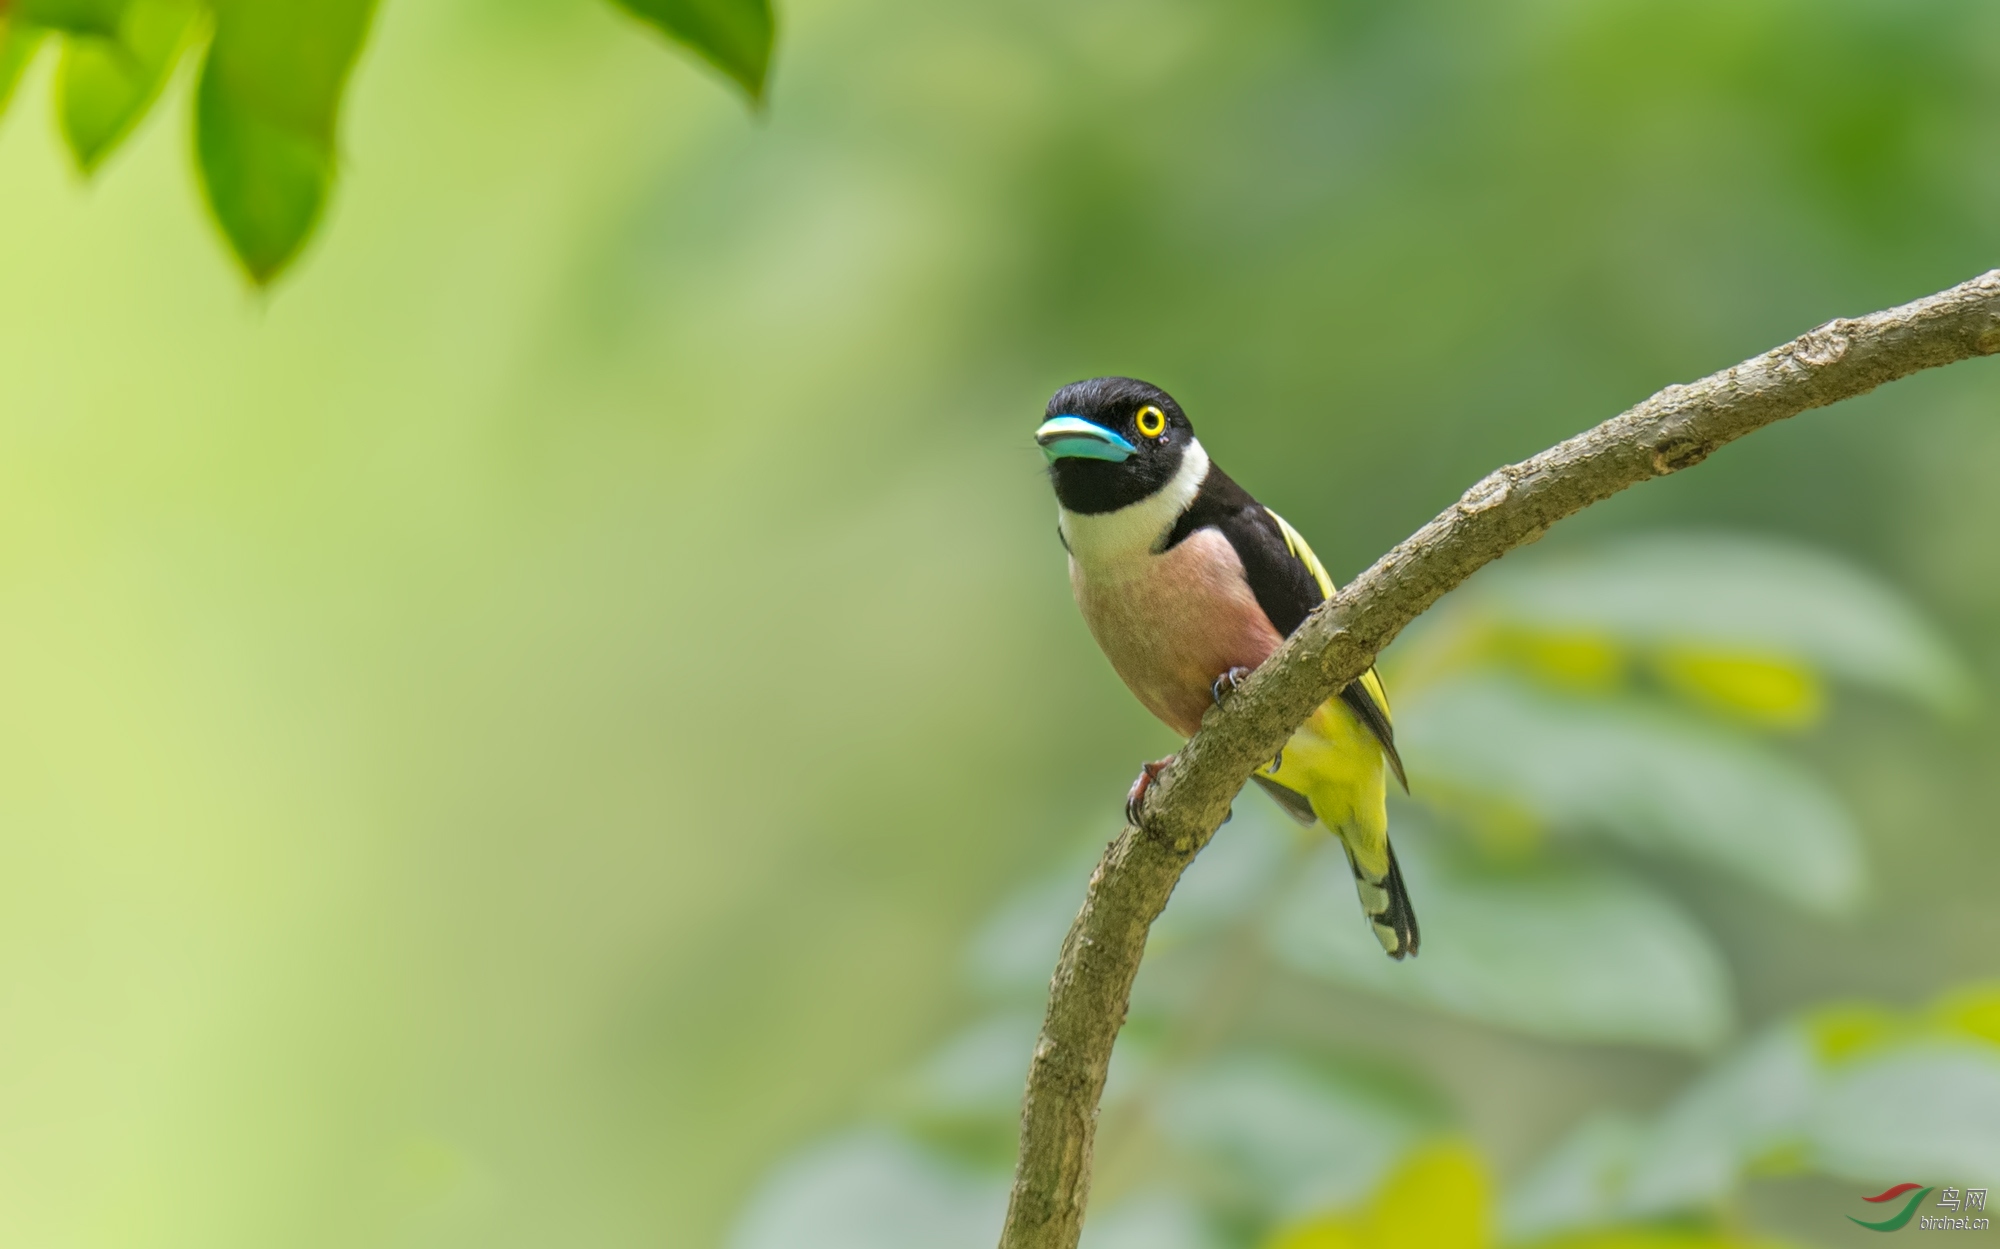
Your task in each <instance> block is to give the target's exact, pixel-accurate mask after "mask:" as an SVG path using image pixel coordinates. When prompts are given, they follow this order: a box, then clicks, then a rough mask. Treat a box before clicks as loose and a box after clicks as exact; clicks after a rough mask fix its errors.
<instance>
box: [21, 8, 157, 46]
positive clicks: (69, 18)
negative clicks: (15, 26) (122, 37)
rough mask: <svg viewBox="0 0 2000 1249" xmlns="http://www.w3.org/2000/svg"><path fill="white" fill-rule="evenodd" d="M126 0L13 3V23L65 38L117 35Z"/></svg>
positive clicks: (114, 36) (113, 36)
mask: <svg viewBox="0 0 2000 1249" xmlns="http://www.w3.org/2000/svg"><path fill="white" fill-rule="evenodd" d="M128 3H129V0H15V3H14V20H15V21H18V22H21V23H24V24H26V25H32V26H43V27H46V28H48V29H49V30H59V31H62V32H63V33H64V34H66V35H101V36H103V37H105V38H107V39H109V38H116V37H117V35H118V22H119V19H120V18H122V17H123V16H124V15H125V6H126V5H127V4H128Z"/></svg>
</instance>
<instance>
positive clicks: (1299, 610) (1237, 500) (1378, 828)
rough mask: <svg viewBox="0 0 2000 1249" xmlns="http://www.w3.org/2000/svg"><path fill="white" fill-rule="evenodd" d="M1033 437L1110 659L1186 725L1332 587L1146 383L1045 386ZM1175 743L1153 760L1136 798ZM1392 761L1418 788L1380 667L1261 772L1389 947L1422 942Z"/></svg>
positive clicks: (1160, 713) (1164, 714) (1283, 526)
mask: <svg viewBox="0 0 2000 1249" xmlns="http://www.w3.org/2000/svg"><path fill="white" fill-rule="evenodd" d="M1035 442H1036V444H1037V445H1038V446H1039V447H1040V448H1041V451H1042V454H1043V456H1044V457H1046V459H1047V461H1048V472H1049V480H1050V483H1051V484H1052V485H1053V486H1054V487H1055V496H1056V504H1057V508H1056V534H1057V536H1058V537H1059V538H1061V539H1062V545H1063V548H1064V549H1065V550H1066V551H1067V552H1068V553H1069V580H1070V589H1071V591H1072V593H1073V594H1074V595H1075V597H1076V603H1077V607H1078V608H1079V609H1081V611H1082V613H1083V618H1084V622H1085V623H1086V624H1087V625H1088V626H1089V628H1090V632H1091V635H1092V636H1093V637H1094V638H1096V640H1097V644H1098V646H1099V647H1100V648H1101V649H1102V650H1103V651H1104V654H1105V657H1106V658H1107V659H1109V660H1110V661H1111V667H1112V668H1113V670H1115V671H1116V672H1117V673H1118V676H1119V677H1120V678H1121V679H1122V680H1123V681H1124V682H1125V685H1126V687H1127V688H1129V689H1130V690H1131V691H1132V693H1133V694H1134V695H1135V696H1136V697H1137V698H1138V700H1139V701H1140V703H1142V704H1143V705H1144V706H1145V708H1146V710H1148V711H1150V712H1152V713H1153V714H1154V715H1155V716H1157V717H1158V718H1159V719H1160V720H1161V721H1163V722H1164V723H1165V724H1166V725H1167V727H1168V728H1171V729H1172V730H1173V731H1174V732H1176V733H1178V734H1180V735H1181V736H1182V737H1184V738H1186V737H1192V736H1194V733H1195V730H1196V729H1198V728H1200V727H1201V718H1202V714H1203V713H1204V712H1205V711H1207V710H1208V708H1209V707H1210V706H1211V705H1215V704H1219V703H1221V702H1223V701H1224V700H1225V699H1226V698H1227V697H1228V696H1229V695H1230V694H1231V693H1233V692H1234V691H1235V689H1236V688H1237V686H1238V685H1239V684H1240V683H1241V682H1242V680H1243V679H1244V678H1245V677H1246V676H1248V675H1249V673H1250V672H1251V671H1253V670H1254V669H1255V668H1256V667H1257V665H1259V664H1261V663H1263V662H1264V660H1265V659H1267V658H1268V657H1269V656H1270V655H1271V652H1273V651H1275V650H1276V649H1277V648H1278V646H1279V644H1280V643H1281V642H1283V641H1284V639H1285V638H1286V637H1288V636H1290V634H1291V633H1292V631H1293V630H1294V629H1297V628H1298V627H1299V625H1300V623H1302V622H1303V621H1304V620H1305V618H1306V615H1307V613H1309V612H1311V611H1312V609H1313V608H1314V607H1317V606H1318V605H1319V604H1320V603H1322V602H1324V601H1325V600H1327V599H1329V598H1331V597H1333V593H1334V588H1335V587H1334V584H1333V579H1332V578H1331V577H1329V576H1328V575H1327V572H1326V568H1325V567H1324V566H1323V565H1322V564H1321V563H1320V561H1319V557H1318V556H1316V555H1314V554H1313V551H1312V548H1311V547H1310V546H1307V545H1306V540H1305V539H1304V538H1303V537H1301V536H1300V535H1299V532H1298V530H1296V529H1294V528H1292V526H1291V525H1289V524H1287V523H1286V522H1285V520H1284V518H1283V517H1281V516H1279V515H1278V514H1277V513H1276V512H1274V511H1272V510H1271V509H1270V508H1268V507H1265V506H1264V505H1263V504H1261V503H1259V502H1258V501H1257V500H1256V499H1255V498H1253V497H1251V495H1250V492H1249V491H1247V490H1245V489H1244V488H1243V487H1242V486H1239V485H1237V484H1236V482H1235V481H1234V480H1233V479H1232V478H1231V477H1230V476H1229V474H1227V473H1225V472H1223V471H1222V468H1221V466H1220V465H1218V464H1216V463H1215V462H1214V461H1213V460H1211V459H1210V458H1209V455H1208V452H1207V450H1205V449H1204V448H1203V447H1202V445H1201V440H1200V439H1198V438H1196V437H1195V433H1194V426H1193V425H1192V424H1191V423H1190V422H1189V420H1188V417H1187V414H1186V413H1185V412H1184V411H1183V410H1182V409H1181V405H1180V404H1179V403H1177V402H1175V401H1174V398H1173V396H1171V395H1169V394H1168V393H1167V392H1166V391H1164V390H1161V389H1160V388H1159V387H1157V386H1154V385H1152V384H1151V383H1149V382H1143V381H1140V380H1138V379H1137V378H1130V377H1097V378H1091V379H1090V380H1088V381H1080V382H1072V383H1070V384H1069V385H1067V386H1064V387H1063V388H1062V389H1060V390H1058V391H1056V393H1055V396H1054V397H1053V398H1051V399H1050V400H1049V404H1048V409H1047V411H1046V412H1045V413H1044V416H1043V420H1042V423H1041V425H1040V426H1039V427H1038V428H1037V429H1036V430H1035ZM1172 759H1173V756H1171V755H1170V756H1168V757H1167V758H1165V759H1161V760H1158V761H1156V762H1152V763H1148V764H1146V765H1145V766H1144V767H1143V768H1142V769H1141V770H1140V773H1139V777H1138V779H1137V780H1136V781H1134V782H1133V785H1132V790H1131V793H1130V795H1129V796H1128V797H1127V799H1126V814H1127V817H1128V818H1129V819H1131V820H1132V821H1133V822H1134V823H1135V824H1136V823H1137V822H1138V819H1139V814H1140V807H1141V803H1142V802H1143V800H1144V798H1145V794H1146V789H1147V787H1148V786H1149V785H1151V784H1152V782H1153V780H1154V778H1155V777H1157V776H1158V775H1159V773H1160V771H1161V770H1162V769H1163V768H1165V767H1166V765H1167V764H1168V763H1170V762H1172ZM1385 772H1388V773H1393V774H1394V775H1395V777H1396V780H1397V781H1398V782H1399V783H1400V784H1401V785H1402V786H1403V788H1404V790H1405V791H1407V790H1408V789H1409V781H1408V779H1407V777H1406V776H1405V774H1404V771H1403V762H1402V759H1401V758H1400V757H1399V756H1398V755H1397V753H1396V739H1395V729H1394V726H1393V723H1392V722H1391V720H1390V716H1389V700H1388V695H1387V694H1386V692H1385V691H1384V690H1383V688H1382V681H1381V678H1380V677H1379V676H1377V675H1376V673H1375V671H1374V669H1373V668H1370V669H1369V670H1368V671H1367V672H1366V673H1364V674H1363V675H1362V676H1361V677H1359V678H1358V679H1357V680H1355V681H1353V682H1352V683H1350V684H1349V685H1348V686H1347V687H1346V688H1345V689H1343V690H1341V692H1340V693H1339V694H1338V695H1337V696H1335V697H1333V698H1330V699H1328V700H1327V701H1326V702H1325V703H1324V704H1323V705H1321V706H1320V707H1319V708H1318V709H1317V710H1315V711H1314V712H1313V714H1312V716H1311V717H1310V718H1308V719H1307V720H1306V722H1305V723H1304V724H1303V725H1301V726H1300V727H1299V729H1298V730H1297V732H1295V733H1294V734H1293V735H1292V737H1291V739H1290V740H1289V741H1287V742H1286V744H1285V746H1284V748H1283V749H1282V750H1281V751H1280V752H1279V753H1278V755H1277V757H1276V758H1274V759H1272V760H1271V762H1270V763H1268V764H1265V765H1264V766H1262V767H1260V768H1259V769H1258V770H1257V771H1256V772H1255V773H1253V774H1252V777H1251V779H1252V780H1254V781H1256V782H1257V783H1258V785H1259V786H1261V787H1262V788H1263V789H1264V790H1265V791H1266V792H1267V793H1269V794H1270V795H1271V796H1272V797H1273V798H1275V799H1276V800H1277V802H1278V805H1279V806H1280V807H1282V808H1283V809H1284V810H1285V812H1286V813H1287V814H1288V815H1290V816H1291V817H1292V818H1293V819H1295V820H1297V821H1298V822H1299V823H1301V824H1305V825H1312V824H1314V823H1319V824H1323V825H1325V827H1326V828H1327V829H1328V830H1329V831H1331V832H1332V833H1333V834H1334V835H1335V836H1337V837H1338V838H1339V839H1340V844H1341V847H1342V849H1344V850H1345V851H1346V853H1347V862H1348V866H1349V867H1350V868H1352V870H1353V874H1354V883H1355V889H1356V891H1357V892H1358V893H1359V895H1360V898H1361V910H1362V912H1363V914H1365V915H1366V916H1367V919H1368V923H1369V926H1370V927H1371V928H1372V929H1373V931H1374V933H1375V937H1376V939H1377V940H1378V941H1379V942H1381V945H1382V948H1383V949H1384V950H1385V951H1387V952H1388V954H1389V956H1390V957H1391V958H1395V959H1402V958H1406V957H1408V956H1410V955H1412V954H1415V953H1416V952H1417V945H1418V941H1419V934H1418V931H1417V917H1416V912H1415V911H1413V910H1412V909H1411V907H1410V895H1409V891H1408V889H1406V888H1405V887H1404V884H1403V873H1402V869H1401V868H1399V867H1398V866H1397V863H1396V852H1395V850H1394V848H1393V847H1392V846H1391V845H1390V844H1389V816H1388V806H1387V800H1388V783H1387V780H1386V776H1385Z"/></svg>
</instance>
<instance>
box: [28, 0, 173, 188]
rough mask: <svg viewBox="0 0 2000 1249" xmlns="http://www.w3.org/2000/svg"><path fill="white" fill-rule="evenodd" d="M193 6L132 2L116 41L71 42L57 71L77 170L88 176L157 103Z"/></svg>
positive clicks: (168, 0) (59, 101) (60, 109)
mask: <svg viewBox="0 0 2000 1249" xmlns="http://www.w3.org/2000/svg"><path fill="white" fill-rule="evenodd" d="M196 13H197V10H196V8H195V6H194V5H193V4H191V3H187V2H186V0H131V2H130V3H129V4H127V5H126V6H125V11H124V13H123V14H121V15H120V17H119V19H118V30H117V33H116V34H115V35H113V36H108V37H107V36H104V35H71V36H70V37H69V38H68V39H67V40H65V41H64V45H63V55H62V61H61V63H60V65H59V66H58V67H57V70H56V111H57V117H58V119H59V121H60V123H61V126H62V132H63V138H64V139H66V140H68V142H69V150H70V153H71V155H73V156H75V157H76V164H77V168H79V169H80V170H82V171H83V172H84V173H86V174H88V173H90V172H92V171H93V170H95V169H96V168H97V166H98V165H99V164H101V163H102V162H103V160H104V158H105V157H106V156H109V155H110V154H111V151H112V149H113V148H115V147H116V146H117V145H118V142H119V140H121V139H123V138H124V137H125V136H126V135H127V134H128V133H130V132H131V130H132V127H133V126H134V125H136V124H137V123H138V121H139V119H140V118H141V117H143V116H145V114H146V110H147V109H148V108H150V107H151V106H152V103H153V101H154V100H155V99H156V98H158V96H159V94H160V88H161V87H162V86H164V85H165V84H166V81H167V76H168V75H169V74H171V73H172V72H173V68H174V65H175V63H176V62H178V61H179V60H180V55H181V51H182V49H183V48H185V47H186V46H187V42H188V36H189V34H190V33H191V32H192V31H193V30H194V25H195V17H196Z"/></svg>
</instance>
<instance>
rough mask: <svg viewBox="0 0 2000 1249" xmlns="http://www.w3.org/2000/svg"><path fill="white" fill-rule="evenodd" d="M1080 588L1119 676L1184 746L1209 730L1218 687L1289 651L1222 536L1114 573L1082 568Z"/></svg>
mask: <svg viewBox="0 0 2000 1249" xmlns="http://www.w3.org/2000/svg"><path fill="white" fill-rule="evenodd" d="M1070 587H1071V589H1072V590H1074V591H1075V593H1076V602H1077V606H1078V607H1080V608H1082V609H1083V618H1084V620H1085V621H1087V622H1088V623H1089V625H1090V632H1091V634H1092V636H1094V637H1095V638H1096V639H1097V644H1098V645H1099V646H1101V647H1103V648H1104V653H1105V655H1106V656H1107V657H1108V658H1109V659H1110V660H1111V666H1112V667H1113V668H1114V669H1116V670H1117V673H1118V675H1119V676H1120V677H1122V678H1124V681H1125V684H1126V685H1127V686H1129V687H1130V688H1131V690H1132V692H1133V693H1134V694H1136V695H1138V698H1139V701H1140V702H1141V703H1144V704H1145V706H1146V709H1147V710H1149V711H1151V712H1152V713H1153V714H1154V715H1156V716H1158V717H1159V718H1160V719H1162V720H1164V721H1166V723H1167V724H1168V725H1169V726H1170V727H1171V728H1173V730H1174V731H1175V732H1177V733H1180V734H1181V735H1182V736H1192V735H1193V734H1194V731H1195V730H1196V729H1197V728H1199V727H1200V726H1201V716H1202V713H1203V712H1204V711H1206V710H1208V708H1209V706H1210V704H1211V702H1212V701H1213V700H1212V696H1211V694H1210V688H1211V686H1212V685H1213V684H1214V682H1215V678H1217V677H1218V676H1221V675H1222V674H1223V673H1224V672H1227V671H1228V670H1229V669H1231V668H1254V667H1256V666H1257V665H1258V664H1261V663H1263V662H1264V660H1265V659H1266V658H1267V657H1268V656H1269V655H1270V653H1271V652H1272V651H1274V650H1276V649H1277V648H1278V643H1279V642H1280V641H1282V639H1281V638H1280V637H1279V636H1278V631H1277V630H1276V629H1274V628H1272V627H1271V622H1270V620H1269V619H1268V618H1267V617H1266V616H1265V615H1264V609H1263V608H1261V607H1259V606H1257V598H1256V596H1255V595H1253V594H1252V593H1251V592H1250V585H1249V583H1248V582H1246V581H1245V580H1244V579H1243V562H1242V561H1241V560H1240V559H1238V558H1237V556H1236V550H1235V548H1234V547H1232V546H1230V545H1229V539H1227V538H1225V537H1223V536H1222V534H1220V533H1219V532H1217V531H1216V530H1213V529H1202V530H1198V531H1196V532H1195V533H1193V534H1191V535H1190V536H1189V537H1188V538H1187V539H1186V540H1185V541H1183V542H1181V543H1180V544H1179V545H1178V546H1176V547H1174V548H1173V549H1172V550H1170V551H1167V552H1166V553H1165V554H1162V555H1145V556H1141V557H1139V558H1137V559H1134V560H1131V561H1121V562H1119V563H1118V564H1116V565H1114V566H1112V567H1109V568H1093V569H1086V568H1084V567H1083V566H1082V565H1081V564H1078V563H1077V562H1076V561H1074V560H1072V561H1071V562H1070Z"/></svg>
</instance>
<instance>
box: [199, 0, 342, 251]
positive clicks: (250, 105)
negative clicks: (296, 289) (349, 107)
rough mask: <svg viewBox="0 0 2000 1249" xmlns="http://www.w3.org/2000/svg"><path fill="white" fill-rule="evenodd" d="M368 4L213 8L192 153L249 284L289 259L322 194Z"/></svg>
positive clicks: (303, 1)
mask: <svg viewBox="0 0 2000 1249" xmlns="http://www.w3.org/2000/svg"><path fill="white" fill-rule="evenodd" d="M373 9H374V3H373V0H287V2H286V3H283V4H271V3H266V2H265V0H220V2H219V3H217V4H216V6H215V40H214V42H213V44H211V46H210V48H209V53H208V60H207V62H206V64H205V65H204V66H203V67H202V76H201V89H200V92H199V94H198V96H197V99H196V105H195V146H196V151H197V155H198V156H199V158H200V162H201V173H202V185H203V188H204V190H205V191H206V192H207V195H208V203H209V207H210V208H211V209H212V210H213V211H214V213H215V219H216V221H217V223H218V224H220V225H221V227H222V231H223V233H224V235H226V236H227V237H228V239H229V243H230V246H231V247H232V248H234V249H235V252H236V255H237V257H238V259H240V260H241V261H242V262H243V267H244V268H245V270H247V271H248V273H249V275H250V277H251V279H252V280H253V281H255V282H257V283H258V284H259V285H264V284H268V283H269V282H270V281H271V280H272V279H274V278H276V277H277V276H278V274H279V273H281V272H283V270H284V268H285V266H286V265H288V264H290V263H291V261H292V260H293V259H294V258H295V257H296V256H297V255H298V252H299V249H300V248H301V247H302V246H304V244H305V241H306V239H307V237H308V236H309V235H310V234H311V233H312V230H313V227H314V225H315V224H317V222H318V220H319V217H320V213H321V212H322V210H323V209H324V208H325V206H326V200H327V195H328V192H329V191H330V190H331V189H332V186H333V180H334V171H335V163H336V160H335V158H336V152H335V137H336V129H337V122H338V119H339V111H340V97H341V91H342V89H343V88H344V87H345V85H346V82H347V76H348V72H349V70H350V69H352V67H353V64H354V58H355V56H356V54H357V53H358V52H359V51H360V49H361V43H362V40H363V38H364V37H365V36H366V35H367V32H368V21H369V18H370V15H371V14H372V12H373Z"/></svg>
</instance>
